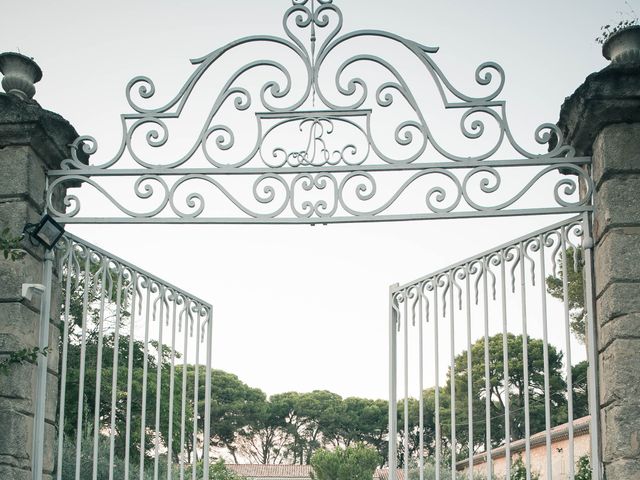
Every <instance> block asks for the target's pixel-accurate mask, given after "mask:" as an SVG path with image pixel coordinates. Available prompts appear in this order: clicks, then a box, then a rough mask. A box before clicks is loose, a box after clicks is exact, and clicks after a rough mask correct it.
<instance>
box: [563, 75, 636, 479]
mask: <svg viewBox="0 0 640 480" xmlns="http://www.w3.org/2000/svg"><path fill="white" fill-rule="evenodd" d="M559 127H560V129H561V131H562V132H563V134H564V135H565V139H566V141H567V142H568V143H570V144H571V145H572V146H574V148H575V149H576V152H577V154H578V155H593V156H592V162H593V168H592V174H593V178H594V182H595V185H596V190H595V193H594V198H593V201H594V208H595V214H594V240H595V250H594V257H595V289H596V314H597V320H598V339H597V340H598V341H597V343H598V349H599V359H598V360H599V361H598V367H599V387H600V392H599V395H600V396H599V401H600V421H601V424H602V429H601V432H600V433H601V439H602V448H603V452H602V453H603V466H604V470H605V476H606V478H607V480H623V479H624V480H627V479H639V480H640V461H639V459H640V258H639V257H640V200H639V199H640V197H639V192H640V64H636V65H626V66H625V65H621V66H609V67H607V68H605V69H604V70H602V71H600V72H597V73H594V74H592V75H590V76H589V77H588V78H587V79H586V80H585V83H584V84H583V85H582V86H580V87H579V88H578V89H577V90H576V92H575V93H574V94H573V95H572V96H571V97H570V98H568V99H567V100H566V101H565V103H564V104H563V106H562V110H561V113H560V121H559Z"/></svg>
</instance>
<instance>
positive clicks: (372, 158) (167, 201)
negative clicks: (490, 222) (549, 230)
mask: <svg viewBox="0 0 640 480" xmlns="http://www.w3.org/2000/svg"><path fill="white" fill-rule="evenodd" d="M283 28H284V32H285V36H284V37H275V36H251V37H246V38H241V39H238V40H235V41H233V42H230V43H229V44H227V45H225V46H223V47H221V48H219V49H217V50H215V51H213V52H212V53H210V54H209V55H206V56H204V57H202V58H198V59H195V60H192V63H193V64H194V65H195V71H194V72H193V73H192V74H191V76H190V77H189V78H188V79H187V81H186V82H185V83H184V85H183V86H182V88H181V89H180V90H179V92H178V93H177V94H176V95H175V96H173V97H172V98H170V99H169V101H167V102H165V103H162V102H157V101H155V100H156V98H157V97H158V89H157V88H156V85H155V83H154V82H153V80H151V79H150V78H148V77H145V76H138V77H135V78H133V79H132V80H131V81H130V82H129V84H128V85H127V87H126V98H127V101H128V103H129V106H130V107H131V108H132V110H133V113H126V114H123V115H122V116H121V125H122V139H121V143H120V146H119V147H118V148H117V150H116V153H115V154H114V155H113V156H112V157H111V158H110V159H108V160H103V161H95V162H94V161H93V158H94V155H95V154H96V153H97V151H98V143H97V141H96V140H95V139H94V138H93V137H90V136H83V137H79V138H78V139H76V141H75V142H74V143H73V144H72V145H71V155H70V157H69V158H68V159H67V160H65V161H63V162H62V167H61V170H57V171H51V172H49V176H50V188H49V193H48V197H47V202H48V206H49V208H50V210H51V211H52V212H53V213H54V214H55V215H56V216H57V217H58V219H59V220H61V221H63V222H66V223H71V222H88V221H104V222H107V221H108V222H113V223H116V222H124V221H135V222H140V223H142V222H174V221H175V222H206V223H226V222H237V223H256V222H282V223H296V222H297V223H316V222H321V223H328V222H346V221H374V220H398V219H404V218H406V219H415V218H431V217H447V216H450V217H460V216H477V215H481V216H489V215H504V214H517V213H522V212H523V211H526V212H527V213H531V210H532V209H528V208H525V207H522V206H521V205H520V203H521V200H522V199H523V198H524V197H525V196H526V195H527V194H529V193H530V192H531V191H532V190H533V189H534V187H536V186H538V185H540V184H542V183H544V182H545V179H546V178H547V177H549V176H552V175H556V174H558V173H562V174H565V175H566V174H567V173H569V174H571V175H573V176H571V177H568V176H565V177H559V178H560V180H556V186H555V188H554V189H553V191H552V192H551V195H550V196H549V199H551V198H553V201H551V200H550V202H549V205H545V206H544V207H541V208H539V209H537V211H538V212H539V213H561V212H578V211H584V210H588V209H589V208H590V207H589V198H590V196H591V192H592V182H591V179H590V176H589V174H588V173H587V172H585V170H584V168H583V166H584V165H588V164H589V163H590V159H588V158H576V157H575V152H574V150H573V148H571V147H570V146H567V145H564V144H563V140H562V134H561V132H560V131H559V129H558V127H556V126H555V125H553V124H543V125H541V126H540V127H538V128H537V129H536V131H535V132H534V134H533V140H534V141H535V142H536V143H537V144H539V145H542V146H549V145H550V141H551V139H552V137H555V140H556V141H555V142H554V146H553V148H550V149H549V151H546V152H543V153H534V152H530V151H529V150H527V149H526V148H524V147H523V146H522V145H521V144H520V143H518V142H517V141H516V140H515V137H514V135H513V134H512V132H511V129H510V127H509V122H508V119H507V115H506V102H505V101H503V100H499V99H498V97H499V95H500V93H501V92H502V90H503V87H504V83H505V75H504V71H503V69H502V68H501V67H500V66H499V65H498V64H496V63H494V62H485V63H483V64H481V65H480V66H478V68H477V69H476V71H475V75H474V82H475V83H476V84H477V86H478V87H479V88H480V90H482V91H483V92H484V93H482V94H480V95H478V96H472V95H467V94H464V93H462V92H461V91H460V90H458V89H457V88H456V87H454V86H453V85H452V83H451V82H450V81H449V80H448V79H447V77H446V76H445V75H444V73H443V72H442V70H441V69H440V68H439V67H438V65H437V64H436V62H435V61H434V59H433V56H434V54H435V53H436V52H437V51H438V48H435V47H428V46H425V45H421V44H419V43H417V42H415V41H412V40H409V39H406V38H404V37H401V36H399V35H396V34H394V33H390V32H385V31H379V30H357V31H352V32H346V33H343V15H342V12H341V10H340V9H339V8H338V6H337V5H335V4H334V2H333V0H292V5H291V6H290V7H289V8H288V9H287V11H286V12H285V14H284V18H283ZM363 40H365V41H366V42H365V44H366V45H367V46H366V47H365V49H364V51H361V53H357V54H355V55H353V54H351V53H349V52H350V50H349V48H350V45H353V46H355V47H357V48H360V49H362V45H363ZM265 47H266V48H268V49H269V52H270V54H272V58H266V59H265V58H263V57H262V56H261V55H259V54H258V53H257V52H258V51H260V49H261V48H265ZM386 50H388V51H393V52H396V51H398V52H399V55H405V56H406V57H407V58H408V60H407V62H409V63H412V65H413V66H412V67H411V72H412V73H413V72H420V74H421V75H422V76H423V80H424V82H423V83H422V84H426V85H430V86H432V87H433V88H434V89H435V91H436V92H437V94H438V96H439V98H440V101H441V102H440V105H439V106H437V107H438V109H439V112H438V111H433V110H434V108H435V106H434V105H423V104H422V103H421V102H420V101H419V100H418V98H419V97H420V95H417V94H416V92H415V91H414V90H413V87H412V85H410V84H409V83H408V82H407V80H406V74H407V68H408V67H407V65H408V63H406V64H405V63H403V62H399V61H397V59H396V56H395V55H390V56H389V57H388V58H385V56H382V55H381V54H380V51H383V52H384V51H386ZM234 52H238V55H239V57H234V55H233V54H234ZM252 56H253V57H255V58H252ZM231 58H233V59H235V58H240V59H241V60H242V61H241V65H240V66H239V67H238V68H237V69H235V70H232V71H230V72H229V71H222V70H221V69H220V68H219V66H220V65H221V64H222V63H223V62H226V61H227V60H228V59H231ZM220 78H222V79H223V82H222V83H223V84H222V86H221V87H220V88H219V90H218V91H217V93H216V95H214V99H213V102H212V104H211V105H210V106H209V105H206V108H202V107H203V105H202V102H199V101H197V99H196V97H197V91H198V88H197V87H198V86H199V84H200V83H205V82H207V81H210V80H212V79H220ZM192 110H193V111H195V114H194V115H195V116H196V117H197V116H198V115H199V116H200V117H201V120H200V123H199V126H198V128H197V129H195V132H194V131H192V132H187V133H186V134H180V133H178V134H175V133H172V132H174V131H175V130H176V129H179V128H180V127H181V126H183V125H184V126H187V127H189V130H192V125H193V123H192V117H191V116H188V115H186V112H191V111H192ZM445 111H449V112H452V113H454V114H455V115H457V116H458V125H457V126H455V128H456V129H457V131H458V134H459V141H456V142H455V143H453V145H455V146H456V148H450V147H448V146H447V145H445V143H444V139H443V138H440V136H439V134H437V133H436V132H435V130H434V127H435V126H436V123H438V122H436V121H435V120H434V116H436V115H437V114H438V113H443V112H445ZM455 115H454V116H455ZM447 118H449V116H447ZM185 119H187V120H185ZM427 119H429V120H430V122H431V123H430V122H428V121H427ZM185 138H186V139H187V140H184V139H185ZM180 142H183V143H180ZM461 145H465V146H466V148H462V147H461ZM470 150H472V151H473V153H472V154H469V153H468V152H469V151H470ZM87 156H89V157H90V158H91V160H92V162H91V163H90V164H86V157H87ZM513 158H518V159H516V160H513ZM515 166H527V167H532V168H533V167H536V172H535V173H534V174H533V175H532V176H531V178H530V179H529V180H528V181H527V182H525V183H524V184H523V185H522V186H521V187H520V188H519V189H518V190H517V191H516V192H515V193H514V192H513V189H510V188H502V186H503V183H504V181H503V177H504V176H505V172H507V171H512V170H513V167H515ZM550 174H551V175H550ZM107 176H118V177H121V178H122V180H123V182H127V181H129V182H132V183H133V185H132V187H131V193H132V194H133V195H130V196H129V197H127V198H124V197H123V198H118V197H116V195H115V193H112V192H113V190H110V189H111V188H112V187H110V186H107V182H105V181H104V180H103V177H107ZM231 176H237V177H239V178H240V179H248V180H246V181H245V183H246V184H247V188H245V189H244V190H240V191H235V190H234V189H233V187H232V185H231V184H234V185H235V184H237V183H241V182H240V181H233V182H232V181H230V180H229V178H230V177H231ZM390 178H392V179H393V180H391V181H390V180H389V179H390ZM477 179H480V180H479V185H478V184H477ZM236 180H237V179H236ZM393 181H395V182H396V185H395V186H393V183H392V182H393ZM398 181H399V183H398ZM510 181H511V180H510ZM580 182H582V184H583V185H584V188H583V191H582V194H581V197H580V198H575V197H576V196H577V194H578V191H579V189H578V186H579V183H580ZM78 183H80V184H81V185H84V186H85V190H91V189H94V190H95V193H96V194H97V197H95V198H96V199H100V200H101V201H103V202H106V203H107V204H110V205H112V206H113V207H115V210H116V214H115V215H114V216H113V217H105V218H97V217H95V216H94V217H91V216H90V214H85V213H84V211H83V208H82V207H83V205H81V202H80V196H79V194H78V193H74V194H66V196H64V200H63V207H64V208H61V206H60V205H57V204H56V203H55V202H54V198H58V195H57V194H56V192H57V190H58V189H60V190H62V191H65V192H66V188H68V187H71V186H76V185H77V184H78ZM382 184H384V186H385V188H381V186H382ZM191 185H193V187H190V186H191ZM195 185H198V187H196V186H195ZM189 188H193V189H192V190H191V191H187V190H188V189H189ZM416 189H417V191H422V195H421V196H422V198H423V199H424V201H423V202H419V203H418V204H417V207H416V206H415V203H414V207H412V208H411V209H409V210H406V209H405V210H402V209H401V208H399V207H398V206H399V205H400V204H402V202H403V201H404V198H405V197H407V196H411V195H413V194H414V193H412V192H415V191H416ZM420 189H422V190H420ZM185 191H186V193H185ZM247 192H251V193H252V194H253V195H252V196H251V195H247ZM503 192H504V193H503ZM209 194H212V195H209ZM208 197H211V198H214V200H210V199H208ZM140 200H144V202H140ZM96 201H99V200H96ZM141 204H146V205H147V207H145V208H142V207H140V205H141ZM134 205H135V206H134Z"/></svg>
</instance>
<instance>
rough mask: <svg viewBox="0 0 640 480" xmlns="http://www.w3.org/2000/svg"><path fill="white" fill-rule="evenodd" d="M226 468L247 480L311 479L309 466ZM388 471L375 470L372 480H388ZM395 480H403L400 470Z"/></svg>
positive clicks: (241, 465) (243, 466)
mask: <svg viewBox="0 0 640 480" xmlns="http://www.w3.org/2000/svg"><path fill="white" fill-rule="evenodd" d="M227 468H228V469H229V470H231V471H233V472H235V473H237V474H238V475H241V476H243V477H247V478H252V479H253V478H267V479H275V478H277V479H285V478H286V479H288V478H291V479H301V480H309V479H310V478H311V466H310V465H252V464H233V463H229V464H227ZM388 478H389V471H388V469H386V468H384V469H380V468H379V469H377V470H376V472H375V473H374V474H373V480H388ZM396 478H397V480H404V475H403V474H402V470H398V474H397V476H396Z"/></svg>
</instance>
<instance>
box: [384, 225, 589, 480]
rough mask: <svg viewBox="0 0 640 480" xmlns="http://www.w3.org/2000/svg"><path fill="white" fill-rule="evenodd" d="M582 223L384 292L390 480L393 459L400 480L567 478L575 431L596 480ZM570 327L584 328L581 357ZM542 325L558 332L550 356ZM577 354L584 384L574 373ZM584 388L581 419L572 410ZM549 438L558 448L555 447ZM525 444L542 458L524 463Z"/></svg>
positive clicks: (585, 228) (548, 332)
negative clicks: (586, 437)
mask: <svg viewBox="0 0 640 480" xmlns="http://www.w3.org/2000/svg"><path fill="white" fill-rule="evenodd" d="M587 215H588V214H584V215H582V216H578V217H574V218H571V219H569V220H566V221H563V222H560V223H557V224H555V225H553V226H550V227H548V228H546V229H543V230H539V231H537V232H534V233H532V234H530V235H527V236H525V237H522V238H519V239H516V240H513V241H511V242H509V243H505V244H504V245H501V246H500V247H497V248H495V249H493V250H490V251H487V252H484V253H482V254H479V255H477V256H474V257H471V258H468V259H467V260H464V261H462V262H459V263H456V264H454V265H450V266H448V267H446V268H443V269H441V270H438V271H435V272H433V273H431V274H429V275H426V276H424V277H421V278H419V279H417V280H414V281H412V282H409V283H406V284H404V285H398V284H396V285H393V286H392V287H391V288H390V293H389V295H390V298H389V305H390V312H389V313H390V322H389V339H390V345H389V355H390V358H389V361H390V369H389V372H390V401H389V414H390V423H389V431H390V437H389V438H390V442H389V458H390V468H391V475H392V476H391V478H393V475H394V472H395V467H396V465H394V463H395V462H396V461H400V462H401V464H402V467H403V470H404V478H405V479H406V478H410V477H409V473H410V470H411V469H412V468H415V469H417V471H418V474H419V478H420V479H421V480H422V479H423V478H425V476H424V475H425V470H431V471H432V473H433V474H434V475H435V478H436V479H439V478H443V479H444V478H452V479H453V480H455V479H456V478H469V479H470V480H471V479H477V478H486V479H492V478H507V479H509V478H514V477H512V476H511V475H512V473H513V472H514V471H515V470H516V469H517V468H520V470H521V471H524V470H525V469H526V478H527V479H530V478H532V477H531V475H533V474H540V478H543V479H557V478H567V479H573V478H574V476H575V474H576V461H577V460H578V457H579V455H577V454H576V453H575V448H574V446H575V435H574V433H575V430H576V429H578V428H582V427H584V424H585V423H588V426H589V431H590V435H591V437H590V458H591V462H590V463H591V465H592V469H593V476H592V478H594V479H600V478H601V474H600V455H599V448H600V447H599V428H598V403H597V398H598V397H597V382H596V378H597V377H596V370H597V361H596V359H597V350H596V345H595V340H594V339H595V335H594V332H595V330H594V322H593V311H594V310H593V297H592V293H591V292H592V265H591V262H592V259H591V251H592V250H591V235H590V230H589V221H588V216H587ZM581 273H583V274H584V276H581ZM570 278H572V280H571V282H570ZM580 278H584V284H583V285H580ZM581 290H584V302H581V301H580V299H579V298H577V297H579V295H581ZM550 292H552V293H554V296H555V297H558V298H559V301H558V300H556V299H554V298H553V296H552V295H551V294H550ZM572 321H577V322H578V324H579V325H581V324H582V322H584V324H585V325H586V332H584V333H585V336H586V342H585V343H586V351H584V352H582V355H580V353H581V352H580V350H581V349H576V347H577V345H578V344H577V343H576V342H575V341H574V339H573V338H572V330H574V331H576V330H578V329H579V326H578V325H576V326H575V327H573V328H572ZM550 325H554V326H555V330H557V331H560V332H562V336H561V338H556V339H555V341H554V343H556V345H558V347H557V348H556V347H554V346H553V345H552V343H551V336H552V333H553V330H552V329H550V328H549V326H550ZM572 344H573V345H572ZM580 356H582V357H583V358H584V359H585V361H586V362H588V375H587V377H588V381H586V379H585V378H577V377H576V375H579V373H578V372H576V371H575V369H574V368H572V367H574V365H575V363H576V360H578V359H579V358H577V357H580ZM583 365H584V364H583ZM582 375H583V376H584V373H583V374H582ZM398 378H399V379H400V382H401V383H400V384H401V387H402V389H401V391H400V392H399V394H400V396H401V400H400V402H398V401H397V399H398ZM585 381H586V389H587V392H588V412H587V411H586V408H585V405H584V404H579V405H576V403H577V402H576V399H577V393H580V394H582V397H581V398H582V400H583V401H584V398H585V397H584V394H586V392H584V391H582V392H576V390H577V389H578V385H577V384H584V383H585ZM426 387H431V388H426ZM582 387H583V388H584V385H582ZM412 397H413V399H412ZM398 410H400V411H398ZM416 410H417V411H416ZM588 414H590V418H582V419H579V417H586V416H587V415H588ZM416 416H417V417H418V421H417V422H416V421H415V417H416ZM398 422H400V425H398ZM561 424H564V426H561V427H558V425H561ZM554 427H557V428H554ZM559 431H563V432H566V437H567V441H566V442H565V443H563V444H562V446H561V447H557V448H554V446H553V445H552V441H553V440H555V439H556V438H557V437H558V436H559V433H558V432H559ZM536 434H538V435H536ZM552 437H553V438H552ZM542 440H543V441H542ZM534 441H536V442H537V443H538V444H540V443H542V444H544V459H543V460H542V461H536V462H533V461H532V454H531V452H532V448H533V446H532V443H533V442H534ZM412 462H414V463H413V464H412ZM516 463H517V465H516ZM416 478H417V477H416ZM429 478H433V477H429ZM515 478H522V477H520V476H518V477H515Z"/></svg>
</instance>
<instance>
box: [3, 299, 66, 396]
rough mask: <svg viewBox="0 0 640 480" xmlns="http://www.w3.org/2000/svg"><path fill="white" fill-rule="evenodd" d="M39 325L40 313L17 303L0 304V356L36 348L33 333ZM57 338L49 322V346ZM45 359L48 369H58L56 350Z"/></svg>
mask: <svg viewBox="0 0 640 480" xmlns="http://www.w3.org/2000/svg"><path fill="white" fill-rule="evenodd" d="M38 298H39V297H38ZM39 325H40V313H38V312H37V311H35V310H34V309H31V308H27V307H26V306H25V305H23V304H21V303H17V302H11V303H0V354H2V353H3V352H11V351H16V350H21V349H23V348H32V347H35V346H37V343H38V342H37V341H38V338H37V337H36V336H34V332H37V331H38V328H39ZM58 338H59V331H58V326H57V323H53V322H50V323H49V344H50V345H55V343H53V342H57V339H58ZM47 357H48V368H49V369H50V370H53V371H55V370H56V369H57V368H58V357H59V352H58V349H57V348H52V349H51V351H50V352H49V353H48V354H47ZM1 381H2V380H1V379H0V382H1ZM0 395H2V389H0Z"/></svg>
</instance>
